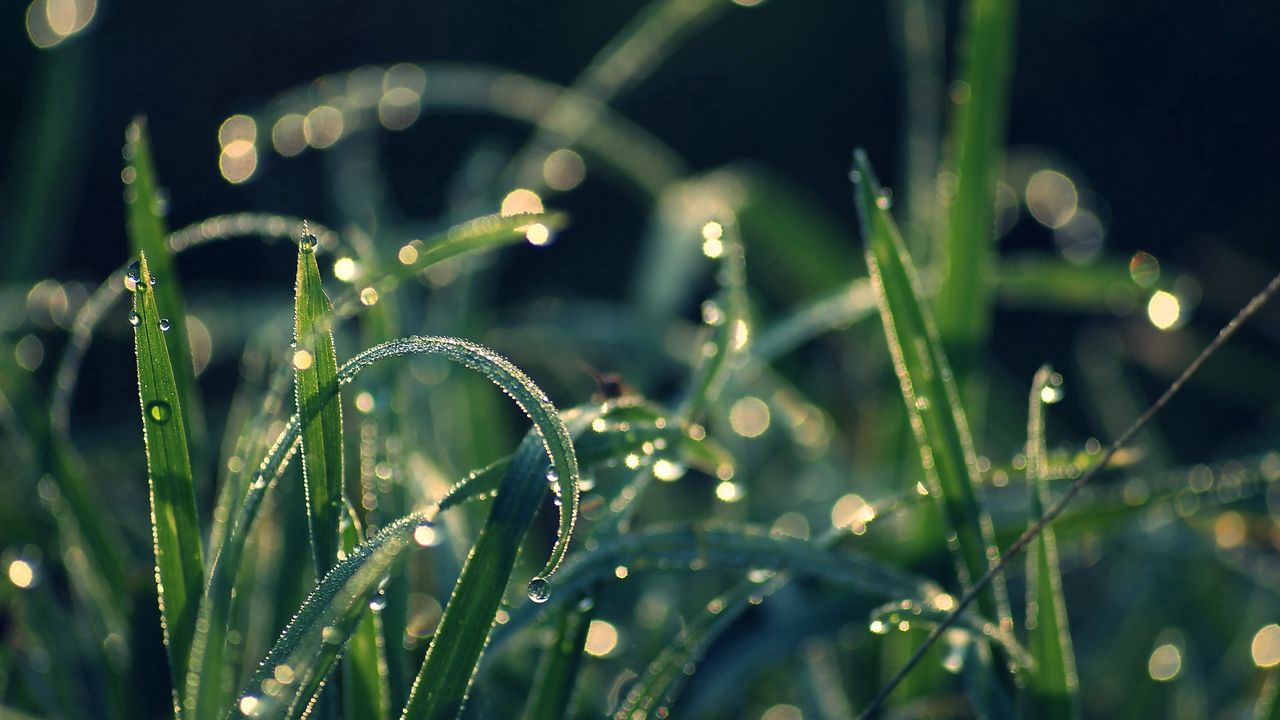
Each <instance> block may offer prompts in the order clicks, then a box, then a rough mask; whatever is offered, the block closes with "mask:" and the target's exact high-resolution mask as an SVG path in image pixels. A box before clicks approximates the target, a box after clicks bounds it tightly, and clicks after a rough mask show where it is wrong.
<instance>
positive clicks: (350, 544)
mask: <svg viewBox="0 0 1280 720" xmlns="http://www.w3.org/2000/svg"><path fill="white" fill-rule="evenodd" d="M361 534H362V532H361V530H360V529H359V528H358V527H357V525H356V523H355V522H347V523H345V524H344V527H343V529H342V549H343V551H344V552H345V553H346V556H347V557H351V556H352V555H354V554H355V551H356V547H358V545H359V542H358V541H359V539H360V536H361ZM375 605H377V603H375ZM381 619H382V614H381V613H368V614H366V615H365V616H364V617H362V618H361V619H360V622H359V624H358V625H357V626H356V629H355V632H354V633H352V635H351V639H350V640H349V641H348V642H347V648H346V653H345V655H344V657H343V682H342V690H343V693H344V696H345V703H344V705H343V710H344V713H343V717H348V718H368V720H381V719H382V718H385V717H387V711H388V709H389V707H390V705H391V692H390V689H389V688H388V686H387V671H386V666H387V660H386V655H385V654H384V648H383V647H382V644H381V642H380V641H379V636H380V635H381V634H382V623H381V622H380V621H381Z"/></svg>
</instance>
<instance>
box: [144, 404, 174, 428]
mask: <svg viewBox="0 0 1280 720" xmlns="http://www.w3.org/2000/svg"><path fill="white" fill-rule="evenodd" d="M147 416H148V417H150V418H151V419H152V420H155V421H156V422H158V423H160V424H161V425H163V424H165V423H167V422H169V418H171V417H173V408H171V407H169V403H167V402H165V401H163V400H152V401H151V402H149V403H147Z"/></svg>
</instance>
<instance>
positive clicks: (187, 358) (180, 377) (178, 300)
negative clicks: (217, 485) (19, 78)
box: [121, 118, 205, 458]
mask: <svg viewBox="0 0 1280 720" xmlns="http://www.w3.org/2000/svg"><path fill="white" fill-rule="evenodd" d="M124 155H125V158H127V164H126V166H125V170H124V173H123V174H122V175H121V177H122V178H123V179H124V181H125V192H124V199H125V206H126V207H125V224H126V226H127V228H128V231H129V232H128V234H129V246H130V247H131V248H132V250H133V252H135V253H144V252H145V253H146V254H147V259H148V260H149V261H150V263H151V269H152V277H158V279H159V281H158V282H157V283H156V285H155V287H154V288H153V289H154V295H155V303H156V306H157V307H158V308H159V309H160V311H161V313H162V315H161V317H165V318H168V319H169V321H170V327H169V330H167V331H166V332H165V334H164V342H165V346H166V347H167V348H168V350H169V358H170V360H171V361H172V363H171V364H172V367H173V377H174V381H175V383H176V386H177V390H178V399H179V401H180V402H181V406H182V425H183V427H184V428H186V431H187V433H188V441H189V442H190V443H191V444H192V450H193V451H194V455H195V456H196V457H197V458H199V457H201V451H202V448H203V445H204V435H205V430H204V416H203V415H202V414H201V412H200V407H201V406H200V398H199V394H198V391H197V388H196V379H195V365H194V364H193V361H192V356H191V342H190V339H189V338H188V337H187V305H186V302H185V301H184V300H183V297H182V290H181V288H180V286H179V284H178V274H177V272H175V271H174V268H173V259H172V257H171V255H170V251H169V247H168V246H167V245H166V244H165V238H166V237H167V235H168V233H167V232H166V230H165V224H164V217H163V212H162V210H161V207H160V206H161V203H162V202H163V201H162V200H161V198H160V196H159V195H158V192H159V191H160V186H159V182H158V180H157V179H156V171H155V164H154V163H153V161H152V157H151V143H150V141H149V140H148V139H147V123H146V120H145V119H144V118H136V119H134V121H133V122H131V123H129V127H128V128H127V129H126V130H125V145H124Z"/></svg>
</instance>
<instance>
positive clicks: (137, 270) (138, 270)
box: [124, 260, 142, 285]
mask: <svg viewBox="0 0 1280 720" xmlns="http://www.w3.org/2000/svg"><path fill="white" fill-rule="evenodd" d="M124 277H125V279H126V280H128V281H130V282H132V283H133V284H134V285H137V284H138V281H139V280H141V279H142V263H141V262H140V261H138V260H134V261H133V262H131V263H129V269H128V270H125V272H124Z"/></svg>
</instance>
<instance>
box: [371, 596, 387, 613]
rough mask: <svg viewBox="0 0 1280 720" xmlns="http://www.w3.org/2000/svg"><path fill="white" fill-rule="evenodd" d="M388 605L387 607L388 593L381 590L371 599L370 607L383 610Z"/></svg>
mask: <svg viewBox="0 0 1280 720" xmlns="http://www.w3.org/2000/svg"><path fill="white" fill-rule="evenodd" d="M386 607H387V595H386V593H382V592H379V593H378V594H377V595H374V596H373V597H372V598H370V600H369V609H370V610H372V611H374V612H382V610H383V609H384V608H386Z"/></svg>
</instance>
